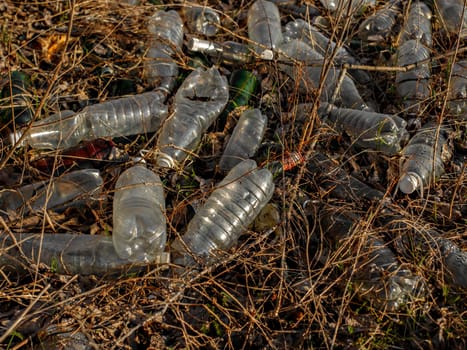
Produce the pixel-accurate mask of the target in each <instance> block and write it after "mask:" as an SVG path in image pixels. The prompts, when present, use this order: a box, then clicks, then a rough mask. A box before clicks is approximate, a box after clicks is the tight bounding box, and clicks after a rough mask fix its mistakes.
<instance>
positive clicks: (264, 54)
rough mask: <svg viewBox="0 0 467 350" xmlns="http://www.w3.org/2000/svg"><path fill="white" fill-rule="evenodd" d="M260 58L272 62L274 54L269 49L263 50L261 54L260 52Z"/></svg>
mask: <svg viewBox="0 0 467 350" xmlns="http://www.w3.org/2000/svg"><path fill="white" fill-rule="evenodd" d="M260 57H261V58H262V59H263V60H267V61H272V59H273V58H274V52H272V50H269V49H267V50H264V51H263V52H261V55H260Z"/></svg>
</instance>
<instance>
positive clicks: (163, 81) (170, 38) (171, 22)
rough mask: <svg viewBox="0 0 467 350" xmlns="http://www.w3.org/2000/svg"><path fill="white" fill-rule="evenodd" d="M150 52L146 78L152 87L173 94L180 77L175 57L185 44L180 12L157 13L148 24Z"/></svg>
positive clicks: (145, 68)
mask: <svg viewBox="0 0 467 350" xmlns="http://www.w3.org/2000/svg"><path fill="white" fill-rule="evenodd" d="M148 31H149V33H150V34H151V37H150V39H149V43H148V44H149V50H148V53H147V55H146V61H145V65H144V73H143V74H144V78H145V80H146V81H147V82H148V84H149V85H150V86H153V87H156V88H157V89H161V90H162V91H164V92H166V93H170V92H172V90H173V88H174V86H175V81H176V79H177V76H178V65H177V61H176V59H175V58H174V56H175V55H176V54H177V53H180V52H181V50H182V44H183V22H182V19H181V17H180V16H179V14H178V12H176V11H174V10H171V11H157V12H156V13H154V15H152V17H151V18H150V19H149V22H148Z"/></svg>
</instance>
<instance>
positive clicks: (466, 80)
mask: <svg viewBox="0 0 467 350" xmlns="http://www.w3.org/2000/svg"><path fill="white" fill-rule="evenodd" d="M448 108H449V112H450V113H451V114H453V115H455V116H459V117H460V118H461V119H463V120H467V60H463V61H459V62H456V63H454V64H453V65H452V73H451V83H450V84H449V86H448Z"/></svg>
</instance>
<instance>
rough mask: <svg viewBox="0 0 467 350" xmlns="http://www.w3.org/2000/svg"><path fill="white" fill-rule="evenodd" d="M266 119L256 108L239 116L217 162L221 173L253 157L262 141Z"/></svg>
mask: <svg viewBox="0 0 467 350" xmlns="http://www.w3.org/2000/svg"><path fill="white" fill-rule="evenodd" d="M267 123H268V118H267V117H266V116H265V115H264V114H262V113H261V111H260V110H259V109H257V108H255V109H248V110H246V111H245V112H243V114H242V115H241V117H240V119H239V120H238V122H237V124H236V125H235V128H234V130H233V132H232V135H231V136H230V139H229V142H228V143H227V146H225V150H224V153H223V154H222V157H221V159H220V161H219V168H220V169H221V171H223V172H228V171H230V170H231V169H232V168H233V167H234V166H235V165H237V164H238V163H240V162H241V161H243V160H245V159H249V158H251V157H253V156H254V154H255V153H256V151H257V150H258V147H259V145H260V143H261V140H262V139H263V136H264V132H265V131H266V126H267Z"/></svg>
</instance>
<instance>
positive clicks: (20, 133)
mask: <svg viewBox="0 0 467 350" xmlns="http://www.w3.org/2000/svg"><path fill="white" fill-rule="evenodd" d="M23 134H24V132H23V131H20V130H18V131H16V132H12V133H11V134H10V136H9V141H10V144H12V145H15V147H22V146H24V143H25V142H24V140H22V141H21V142H19V141H18V140H19V139H20V138H21V137H22V136H23Z"/></svg>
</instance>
